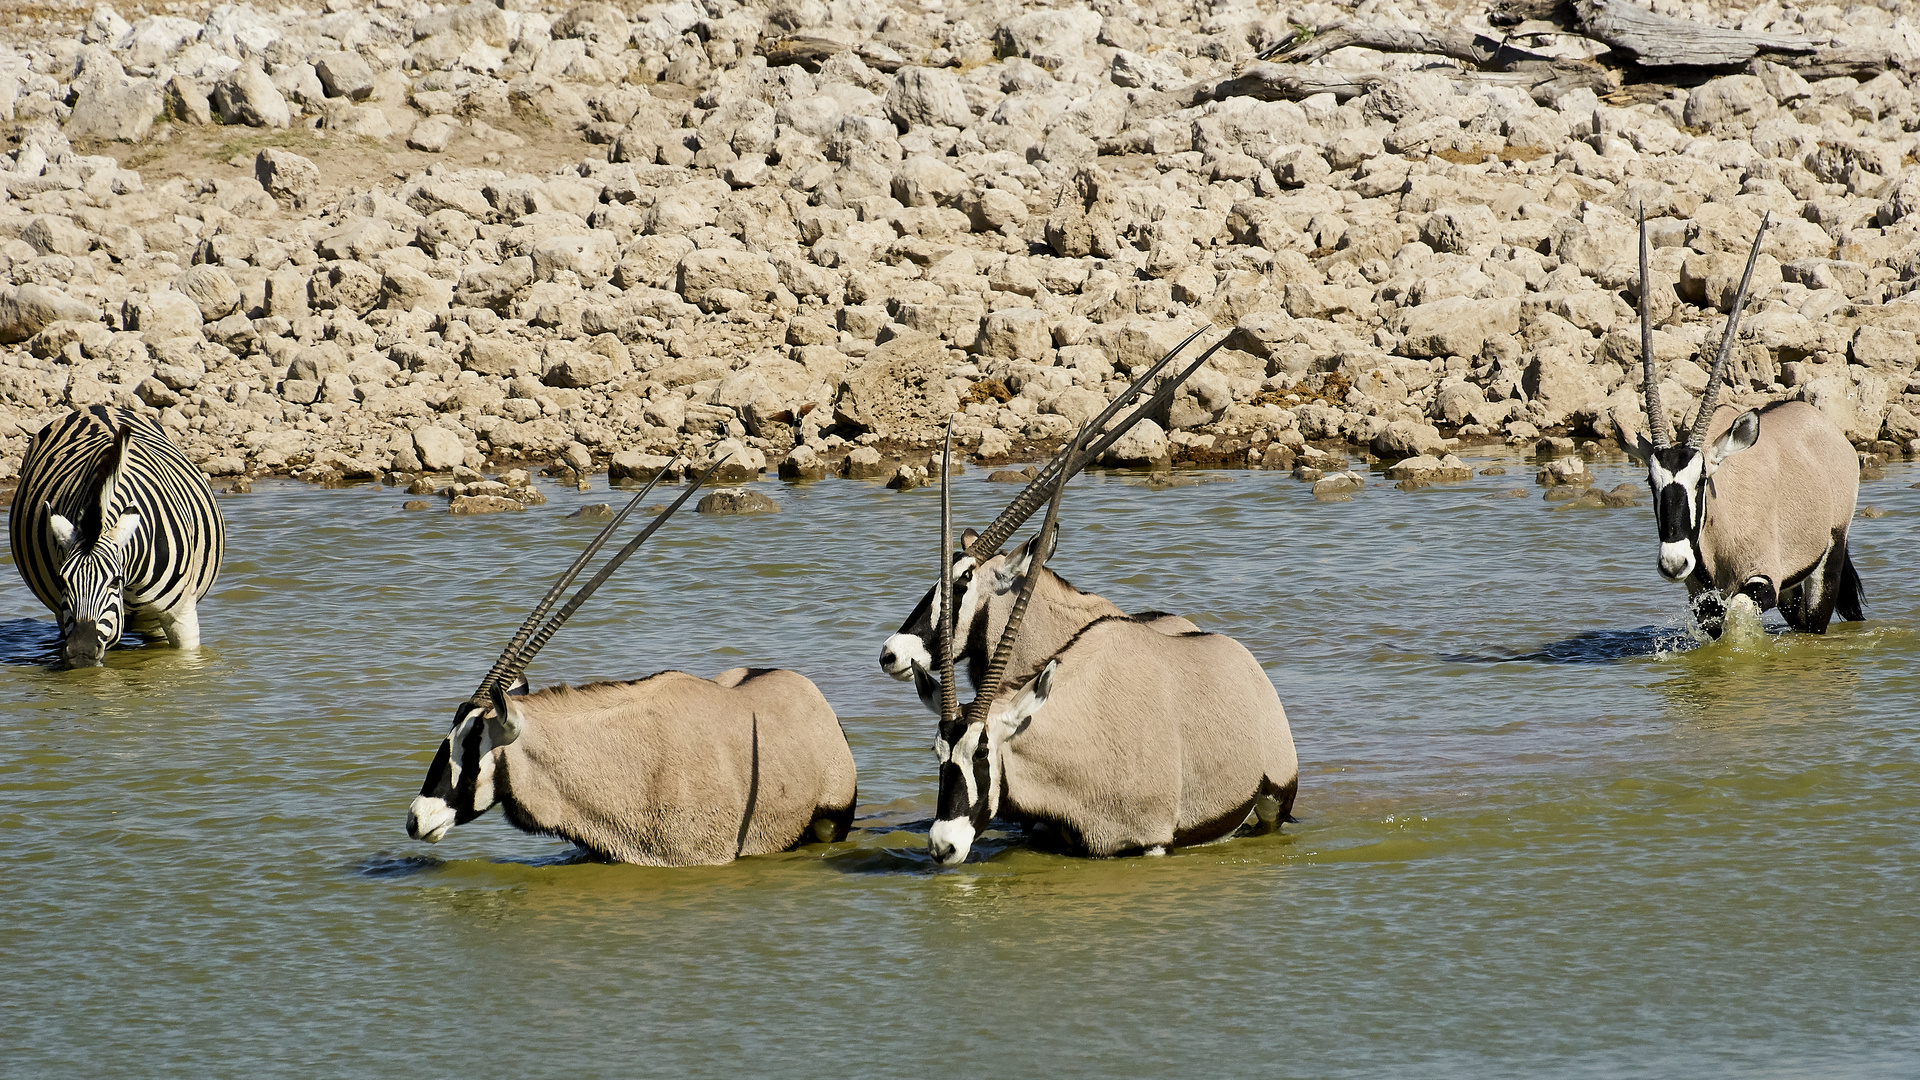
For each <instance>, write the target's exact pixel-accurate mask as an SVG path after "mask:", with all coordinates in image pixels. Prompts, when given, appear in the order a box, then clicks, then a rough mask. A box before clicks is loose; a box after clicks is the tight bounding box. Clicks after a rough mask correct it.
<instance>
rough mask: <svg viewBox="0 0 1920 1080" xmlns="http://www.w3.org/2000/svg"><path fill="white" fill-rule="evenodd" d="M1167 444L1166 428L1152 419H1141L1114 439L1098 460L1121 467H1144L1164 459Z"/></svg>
mask: <svg viewBox="0 0 1920 1080" xmlns="http://www.w3.org/2000/svg"><path fill="white" fill-rule="evenodd" d="M1167 446H1168V443H1167V433H1166V430H1165V429H1164V428H1162V427H1161V426H1160V425H1159V424H1156V423H1154V422H1153V421H1152V420H1141V421H1140V422H1139V423H1137V424H1135V425H1133V426H1132V427H1131V428H1128V429H1127V433H1126V434H1125V435H1122V436H1120V437H1119V438H1118V439H1116V440H1114V443H1113V445H1112V446H1109V447H1107V450H1106V453H1104V454H1101V455H1100V460H1101V462H1102V463H1103V464H1107V465H1117V466H1120V467H1121V468H1134V469H1137V468H1145V467H1147V466H1150V465H1153V464H1155V463H1157V462H1161V461H1164V460H1166V458H1167Z"/></svg>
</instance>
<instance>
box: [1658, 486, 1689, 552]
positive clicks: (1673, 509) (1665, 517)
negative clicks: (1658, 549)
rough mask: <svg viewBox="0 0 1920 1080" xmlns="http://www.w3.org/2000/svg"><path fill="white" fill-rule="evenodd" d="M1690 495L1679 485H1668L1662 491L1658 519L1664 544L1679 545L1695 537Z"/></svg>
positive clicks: (1660, 492)
mask: <svg viewBox="0 0 1920 1080" xmlns="http://www.w3.org/2000/svg"><path fill="white" fill-rule="evenodd" d="M1689 494H1690V492H1688V491H1687V489H1686V488H1684V487H1682V486H1680V485H1679V484H1668V485H1667V486H1666V487H1664V488H1661V489H1660V491H1659V494H1658V499H1659V503H1658V506H1659V514H1658V515H1657V517H1658V518H1659V526H1660V541H1661V542H1662V543H1667V544H1671V543H1677V542H1679V541H1681V540H1685V539H1687V538H1689V537H1690V536H1692V535H1693V512H1692V508H1691V507H1690V506H1689V505H1688V498H1687V496H1688V495H1689Z"/></svg>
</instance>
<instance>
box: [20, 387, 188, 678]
mask: <svg viewBox="0 0 1920 1080" xmlns="http://www.w3.org/2000/svg"><path fill="white" fill-rule="evenodd" d="M7 532H8V539H9V540H10V541H11V543H12V546H13V564H14V566H15V567H16V568H17V569H18V570H19V571H20V577H21V578H22V579H24V580H25V581H26V583H27V587H28V588H29V589H32V590H33V595H35V596H37V597H39V598H40V602H41V603H42V604H45V605H46V606H47V607H48V609H50V610H51V611H52V612H53V613H54V614H55V615H57V616H59V619H60V637H61V639H62V642H63V645H62V648H61V655H62V659H63V660H64V662H65V666H68V667H94V666H97V665H99V664H100V663H101V662H102V659H103V657H104V655H105V653H106V651H107V649H109V648H111V647H112V646H113V645H114V644H115V643H117V642H118V641H119V640H120V635H121V633H122V631H123V630H131V631H133V632H135V633H137V634H141V635H142V636H145V637H148V638H152V637H155V636H158V635H159V634H165V635H166V637H167V640H168V642H170V643H171V644H172V645H173V647H174V648H176V649H195V648H199V646H200V620H199V618H198V616H197V615H195V613H194V604H195V603H196V602H198V601H199V599H200V598H201V597H202V596H205V595H206V594H207V590H208V589H210V588H212V587H213V579H214V578H215V577H216V576H218V575H219V573H220V555H221V551H222V548H223V547H224V544H225V540H226V524H225V523H224V522H222V521H221V520H220V509H219V507H217V506H215V505H214V501H213V489H212V488H211V487H209V486H207V481H206V478H205V477H203V476H201V475H200V470H199V469H196V468H194V466H193V463H192V462H191V461H188V460H187V456H186V455H185V454H183V453H181V452H180V449H179V448H178V447H176V446H174V445H173V443H171V442H169V441H168V440H167V436H166V433H165V432H164V431H162V430H161V429H160V425H159V424H158V423H157V422H155V421H154V420H153V419H152V418H151V417H149V416H145V415H142V414H140V413H137V412H135V411H133V410H131V409H117V408H109V407H107V406H104V405H95V406H93V407H92V408H90V409H75V410H74V411H73V412H71V413H68V414H67V415H66V416H63V417H61V418H60V419H58V420H55V421H54V422H52V423H50V424H48V425H47V426H46V427H44V428H42V429H41V430H40V432H39V434H37V435H35V436H34V437H33V445H32V446H30V447H28V448H27V456H26V459H25V460H24V461H22V462H21V463H20V487H19V488H18V489H17V490H16V491H15V492H14V496H13V512H12V514H11V515H10V517H9V521H8V530H7Z"/></svg>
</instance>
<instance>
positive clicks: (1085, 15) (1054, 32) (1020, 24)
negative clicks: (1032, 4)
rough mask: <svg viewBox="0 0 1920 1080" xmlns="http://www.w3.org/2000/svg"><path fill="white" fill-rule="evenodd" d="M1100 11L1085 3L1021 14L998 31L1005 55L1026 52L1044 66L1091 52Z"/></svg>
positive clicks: (996, 35)
mask: <svg viewBox="0 0 1920 1080" xmlns="http://www.w3.org/2000/svg"><path fill="white" fill-rule="evenodd" d="M1102 22H1103V20H1102V19H1101V17H1100V15H1099V14H1098V13H1096V12H1094V11H1092V10H1090V9H1088V8H1084V7H1077V6H1075V7H1065V8H1060V9H1058V10H1054V11H1035V12H1030V13H1028V14H1026V15H1017V16H1015V17H1013V18H1011V19H1008V20H1007V21H1006V22H1003V23H1001V24H1000V27H999V29H998V30H996V31H994V44H995V45H996V46H997V47H998V49H999V52H1000V55H1001V56H1024V57H1026V58H1027V59H1029V60H1031V61H1033V62H1034V63H1036V64H1038V65H1040V66H1041V67H1043V68H1049V69H1052V68H1060V67H1064V66H1066V65H1068V64H1071V63H1074V62H1075V61H1078V60H1080V59H1082V58H1084V57H1086V56H1087V55H1088V49H1089V48H1090V47H1091V46H1092V45H1093V42H1094V37H1095V36H1096V35H1098V34H1099V33H1100V25H1101V23H1102Z"/></svg>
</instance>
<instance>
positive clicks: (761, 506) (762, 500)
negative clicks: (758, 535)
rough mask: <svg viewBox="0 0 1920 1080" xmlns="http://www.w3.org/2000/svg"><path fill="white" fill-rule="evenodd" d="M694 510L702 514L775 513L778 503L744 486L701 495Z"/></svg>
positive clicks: (778, 508)
mask: <svg viewBox="0 0 1920 1080" xmlns="http://www.w3.org/2000/svg"><path fill="white" fill-rule="evenodd" d="M694 510H696V511H697V512H699V513H702V514H777V513H779V512H780V504H779V503H776V502H774V501H773V500H772V499H770V498H768V497H767V496H765V495H762V494H760V493H759V492H757V491H749V490H747V489H746V488H721V489H720V490H719V491H715V492H712V493H711V494H708V495H704V496H702V497H701V499H700V501H699V502H698V503H696V504H694Z"/></svg>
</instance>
